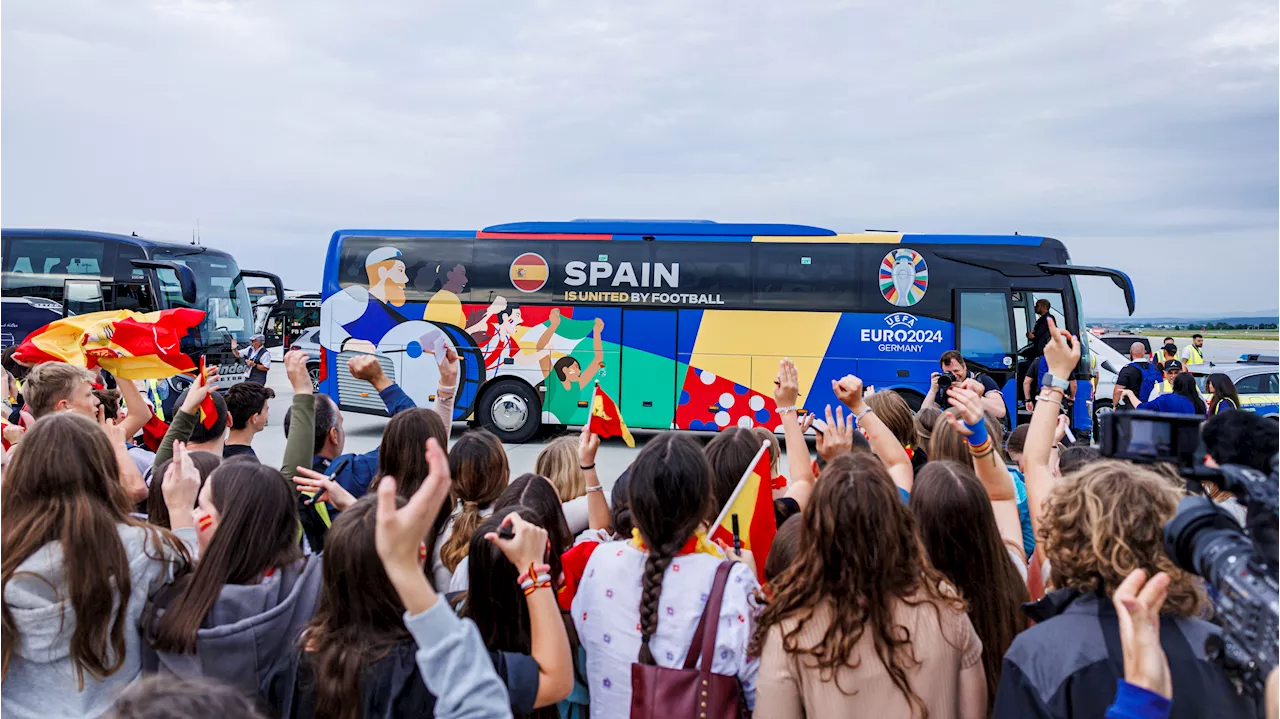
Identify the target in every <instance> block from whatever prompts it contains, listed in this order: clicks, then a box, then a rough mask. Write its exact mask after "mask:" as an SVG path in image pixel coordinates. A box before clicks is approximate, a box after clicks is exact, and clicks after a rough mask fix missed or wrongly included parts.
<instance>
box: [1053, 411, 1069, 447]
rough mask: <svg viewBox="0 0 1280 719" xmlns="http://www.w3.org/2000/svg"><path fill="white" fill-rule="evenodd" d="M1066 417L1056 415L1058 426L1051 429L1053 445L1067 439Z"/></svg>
mask: <svg viewBox="0 0 1280 719" xmlns="http://www.w3.org/2000/svg"><path fill="white" fill-rule="evenodd" d="M1067 425H1068V421H1067V415H1065V414H1059V415H1058V425H1057V426H1056V427H1054V428H1053V443H1054V444H1060V443H1061V442H1062V440H1064V439H1066V438H1067Z"/></svg>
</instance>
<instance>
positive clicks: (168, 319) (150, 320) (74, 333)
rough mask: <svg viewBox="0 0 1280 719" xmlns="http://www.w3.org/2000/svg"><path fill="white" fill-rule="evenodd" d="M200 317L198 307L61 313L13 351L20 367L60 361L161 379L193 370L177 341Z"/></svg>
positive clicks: (124, 375) (118, 375)
mask: <svg viewBox="0 0 1280 719" xmlns="http://www.w3.org/2000/svg"><path fill="white" fill-rule="evenodd" d="M204 316H205V313H204V312H203V311H201V310H195V309H189V308H177V309H171V310H160V311H159V312H148V313H146V314H141V313H138V312H130V311H128V310H116V311H106V312H90V313H88V314H83V315H75V316H73V317H65V318H63V319H60V320H54V321H53V322H50V323H49V324H47V325H45V326H44V327H41V328H40V329H38V330H36V331H35V332H32V333H31V334H29V335H27V338H26V339H25V340H23V341H22V344H20V345H18V349H16V350H14V359H16V360H18V361H19V362H21V363H23V364H26V365H34V364H39V363H41V362H66V363H67V364H73V365H76V366H77V367H84V368H85V369H90V370H93V369H97V368H98V367H102V368H103V369H105V370H107V371H108V372H110V373H111V374H112V375H114V376H115V377H116V378H117V379H123V380H135V379H164V378H166V377H172V376H174V375H176V374H181V373H183V372H190V371H192V370H193V369H195V367H194V366H193V365H192V362H191V358H190V357H188V356H187V355H185V354H183V352H182V350H181V349H180V347H179V341H180V340H181V339H182V337H183V336H184V335H186V334H187V332H188V331H189V330H190V329H191V328H192V327H195V326H196V325H198V324H200V322H201V321H202V320H203V319H204Z"/></svg>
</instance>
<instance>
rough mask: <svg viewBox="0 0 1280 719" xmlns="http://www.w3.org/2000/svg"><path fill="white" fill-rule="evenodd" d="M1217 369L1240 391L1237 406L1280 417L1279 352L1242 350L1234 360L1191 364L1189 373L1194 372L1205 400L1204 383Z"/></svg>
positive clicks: (1206, 399) (1278, 418)
mask: <svg viewBox="0 0 1280 719" xmlns="http://www.w3.org/2000/svg"><path fill="white" fill-rule="evenodd" d="M1218 372H1221V373H1222V374H1225V375H1226V376H1227V377H1229V378H1230V379H1231V381H1232V382H1233V383H1234V384H1235V386H1236V393H1237V394H1239V395H1240V409H1245V410H1249V411H1250V412H1256V413H1258V414H1260V415H1262V416H1263V417H1270V418H1272V419H1277V420H1280V356H1278V355H1259V354H1244V355H1240V361H1238V362H1235V363H1230V364H1223V363H1218V364H1213V365H1194V366H1193V369H1192V370H1191V374H1192V375H1194V376H1195V378H1196V384H1197V385H1198V386H1199V387H1200V393H1201V394H1202V395H1204V399H1205V402H1208V401H1209V395H1208V393H1207V391H1206V390H1205V383H1206V381H1207V380H1208V379H1209V375H1211V374H1216V373H1218Z"/></svg>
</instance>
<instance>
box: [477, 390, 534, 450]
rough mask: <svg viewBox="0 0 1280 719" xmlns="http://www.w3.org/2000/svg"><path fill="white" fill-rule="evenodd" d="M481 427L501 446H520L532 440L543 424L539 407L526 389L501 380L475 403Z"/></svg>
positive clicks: (531, 393) (532, 394) (532, 393)
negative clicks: (508, 443)
mask: <svg viewBox="0 0 1280 719" xmlns="http://www.w3.org/2000/svg"><path fill="white" fill-rule="evenodd" d="M476 419H477V420H479V423H480V426H481V427H484V428H485V429H487V430H489V431H490V432H493V433H494V434H495V435H497V437H498V439H500V440H502V441H503V442H510V443H512V444H520V443H522V442H528V441H529V440H531V439H533V437H534V435H536V434H537V433H538V428H539V427H540V426H541V424H542V403H541V402H539V401H538V394H537V393H536V392H534V391H533V388H532V387H530V386H529V385H527V384H525V383H524V382H521V381H520V380H517V379H504V380H499V381H498V382H494V383H493V384H492V385H489V388H488V389H486V390H485V391H484V395H483V396H481V398H480V401H479V402H477V403H476Z"/></svg>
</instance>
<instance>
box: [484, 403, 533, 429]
mask: <svg viewBox="0 0 1280 719" xmlns="http://www.w3.org/2000/svg"><path fill="white" fill-rule="evenodd" d="M491 414H492V415H493V424H494V425H495V426H496V427H498V428H499V429H501V430H502V431H504V432H514V431H516V430H518V429H520V428H521V427H523V426H524V423H525V422H528V421H529V405H528V404H526V403H525V401H524V398H523V397H521V396H520V395H516V394H504V395H499V396H498V398H497V399H496V400H494V401H493V412H492V413H491Z"/></svg>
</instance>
